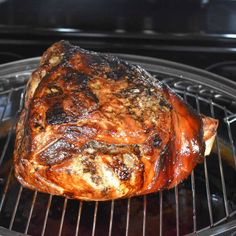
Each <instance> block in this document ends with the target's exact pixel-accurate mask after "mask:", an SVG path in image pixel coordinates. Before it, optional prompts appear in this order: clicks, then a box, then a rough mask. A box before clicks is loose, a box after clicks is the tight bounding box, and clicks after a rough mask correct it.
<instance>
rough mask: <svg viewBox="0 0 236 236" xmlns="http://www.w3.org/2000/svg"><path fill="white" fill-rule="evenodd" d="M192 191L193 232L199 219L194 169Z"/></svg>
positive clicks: (185, 96) (185, 98) (185, 95)
mask: <svg viewBox="0 0 236 236" xmlns="http://www.w3.org/2000/svg"><path fill="white" fill-rule="evenodd" d="M184 100H185V101H186V102H188V99H187V94H186V91H184ZM191 189H192V199H193V201H192V202H193V232H196V230H197V217H196V189H195V176H194V169H193V170H192V172H191Z"/></svg>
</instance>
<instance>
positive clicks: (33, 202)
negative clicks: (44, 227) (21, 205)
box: [24, 191, 38, 234]
mask: <svg viewBox="0 0 236 236" xmlns="http://www.w3.org/2000/svg"><path fill="white" fill-rule="evenodd" d="M37 194H38V192H37V191H34V196H33V200H32V203H31V206H30V212H29V216H28V219H27V223H26V227H25V232H24V233H25V234H27V233H28V230H29V225H30V221H31V217H32V213H33V209H34V205H35V201H36V198H37Z"/></svg>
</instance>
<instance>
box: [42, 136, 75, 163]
mask: <svg viewBox="0 0 236 236" xmlns="http://www.w3.org/2000/svg"><path fill="white" fill-rule="evenodd" d="M75 152H76V150H75V148H74V146H73V145H72V144H70V143H68V142H67V141H65V140H63V139H59V140H57V141H56V142H54V143H53V144H51V145H50V146H49V147H47V148H46V149H45V150H43V151H42V152H41V153H40V154H39V162H40V163H42V164H47V165H55V164H59V163H61V162H63V161H64V160H66V159H68V158H71V157H72V156H73V154H74V153H75Z"/></svg>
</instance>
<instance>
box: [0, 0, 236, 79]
mask: <svg viewBox="0 0 236 236" xmlns="http://www.w3.org/2000/svg"><path fill="white" fill-rule="evenodd" d="M61 39H67V40H71V41H73V42H75V41H76V42H77V43H78V44H79V45H80V46H81V47H84V48H87V49H92V50H96V51H101V52H116V53H127V54H136V55H145V56H151V57H156V58H163V59H168V60H172V61H176V62H181V63H184V64H189V65H192V66H196V67H199V68H204V69H205V68H208V67H210V68H209V69H210V70H212V71H214V72H216V73H219V74H222V73H223V75H224V76H226V77H228V78H231V79H234V78H235V71H234V67H235V52H236V40H235V39H236V1H233V0H227V1H223V0H201V1H200V0H195V1H193V0H168V1H167V0H145V1H144V0H129V1H126V0H100V1H96V0H80V1H76V0H66V1H65V0H48V1H46V0H44V1H37V0H25V1H19V0H0V63H4V62H10V61H14V60H18V59H24V58H29V57H35V56H40V55H41V54H42V52H43V51H44V50H45V49H46V48H47V47H48V46H49V45H50V44H52V43H53V42H55V41H58V40H61ZM215 63H220V65H218V64H217V66H216V67H215V66H213V68H212V67H211V66H212V65H214V64H215ZM222 63H223V65H222ZM222 71H223V72H222Z"/></svg>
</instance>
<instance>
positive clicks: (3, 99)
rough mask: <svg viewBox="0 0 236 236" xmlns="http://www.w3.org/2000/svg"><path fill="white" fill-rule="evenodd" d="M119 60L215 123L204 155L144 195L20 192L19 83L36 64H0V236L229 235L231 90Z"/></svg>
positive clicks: (187, 70)
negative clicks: (165, 186) (174, 180)
mask: <svg viewBox="0 0 236 236" xmlns="http://www.w3.org/2000/svg"><path fill="white" fill-rule="evenodd" d="M118 56H119V57H121V58H123V59H125V60H127V61H129V62H131V63H135V64H139V65H141V66H142V67H144V68H145V69H147V70H148V71H149V72H150V73H151V74H152V75H153V76H155V77H156V78H157V79H159V80H162V81H164V82H165V83H166V84H168V85H169V86H170V87H171V88H172V89H173V90H175V92H177V93H178V94H179V95H180V96H182V97H183V98H184V99H185V100H186V101H187V102H188V103H189V104H191V105H192V106H193V107H194V108H195V109H196V110H197V111H198V112H199V113H202V114H205V115H208V116H212V117H215V118H217V119H219V122H220V123H219V124H220V125H219V130H218V133H217V138H216V142H215V145H214V148H213V151H212V153H211V155H210V156H209V157H207V158H205V161H204V163H203V164H200V165H198V166H197V168H195V169H194V171H193V172H192V174H191V176H190V177H189V178H188V179H187V180H185V181H183V182H182V183H181V184H179V185H178V186H177V187H175V188H174V189H172V190H169V191H162V192H158V193H155V194H150V195H146V196H140V197H134V198H129V199H122V200H115V201H107V202H83V201H77V200H71V199H67V198H63V197H58V196H52V195H49V194H45V193H40V192H37V191H32V190H29V189H26V188H24V187H22V186H21V185H20V184H19V183H18V182H17V181H16V179H15V177H14V168H13V163H12V152H13V146H14V138H15V133H14V131H15V122H16V119H17V115H18V111H19V110H20V109H21V106H22V98H23V94H24V89H25V84H26V82H27V80H28V78H29V76H30V74H31V72H32V70H34V69H35V68H36V66H37V64H38V62H39V58H33V59H28V60H22V61H18V62H13V63H8V64H3V65H1V66H0V119H1V121H0V127H1V128H0V145H1V153H0V154H1V156H0V170H1V172H0V178H1V179H0V180H1V182H0V184H1V185H0V186H1V188H0V234H2V235H19V233H21V234H22V235H189V234H190V235H192V234H195V233H198V234H199V235H211V234H220V233H229V232H234V231H236V218H235V214H236V182H235V178H236V170H235V166H236V155H235V154H236V153H235V139H236V135H235V134H236V115H235V114H236V94H235V89H236V84H235V83H234V82H231V81H229V80H227V79H225V78H223V77H220V76H217V75H214V74H211V73H208V72H205V71H202V70H199V69H195V68H192V67H188V66H184V65H181V64H176V63H173V62H169V61H164V60H157V59H153V58H147V57H140V56H132V55H118ZM21 234H20V235H21Z"/></svg>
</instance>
